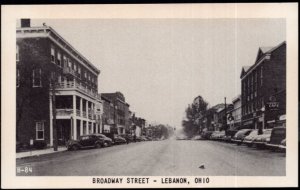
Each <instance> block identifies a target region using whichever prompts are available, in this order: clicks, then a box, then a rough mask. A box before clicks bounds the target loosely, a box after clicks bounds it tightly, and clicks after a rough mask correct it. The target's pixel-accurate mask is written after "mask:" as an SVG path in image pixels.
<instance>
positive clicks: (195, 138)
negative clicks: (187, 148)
mask: <svg viewBox="0 0 300 190" xmlns="http://www.w3.org/2000/svg"><path fill="white" fill-rule="evenodd" d="M201 139H202V137H201V136H200V135H196V136H194V137H193V138H192V140H201Z"/></svg>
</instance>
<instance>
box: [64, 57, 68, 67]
mask: <svg viewBox="0 0 300 190" xmlns="http://www.w3.org/2000/svg"><path fill="white" fill-rule="evenodd" d="M67 66H68V59H67V57H66V56H64V67H67Z"/></svg>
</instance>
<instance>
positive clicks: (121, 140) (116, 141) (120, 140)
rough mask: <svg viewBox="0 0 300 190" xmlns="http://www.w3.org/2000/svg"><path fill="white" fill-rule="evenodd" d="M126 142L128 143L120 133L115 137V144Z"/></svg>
mask: <svg viewBox="0 0 300 190" xmlns="http://www.w3.org/2000/svg"><path fill="white" fill-rule="evenodd" d="M125 143H127V141H126V139H125V138H123V137H121V136H119V135H117V136H115V138H114V144H125Z"/></svg>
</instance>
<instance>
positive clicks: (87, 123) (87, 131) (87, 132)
mask: <svg viewBox="0 0 300 190" xmlns="http://www.w3.org/2000/svg"><path fill="white" fill-rule="evenodd" d="M85 130H86V134H89V122H88V121H86V129H85Z"/></svg>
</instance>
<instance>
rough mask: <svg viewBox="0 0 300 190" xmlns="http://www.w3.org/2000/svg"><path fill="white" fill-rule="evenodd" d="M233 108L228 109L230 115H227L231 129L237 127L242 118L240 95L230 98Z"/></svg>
mask: <svg viewBox="0 0 300 190" xmlns="http://www.w3.org/2000/svg"><path fill="white" fill-rule="evenodd" d="M232 104H233V109H232V110H231V111H230V116H232V117H228V122H227V123H228V124H229V127H230V129H231V130H236V129H239V128H240V126H241V119H242V108H241V95H238V96H237V97H235V98H234V99H233V100H232Z"/></svg>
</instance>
